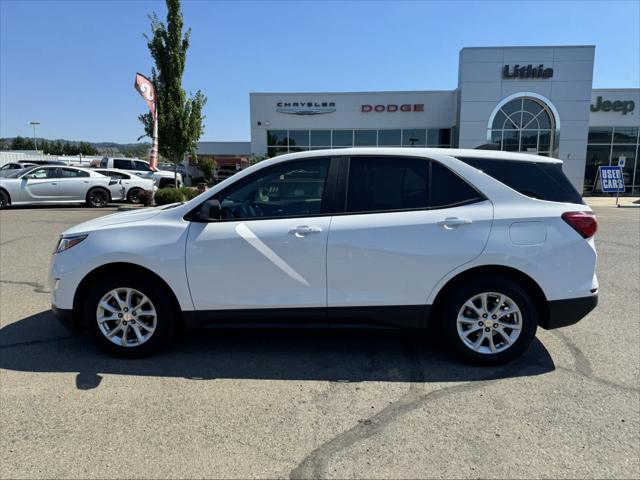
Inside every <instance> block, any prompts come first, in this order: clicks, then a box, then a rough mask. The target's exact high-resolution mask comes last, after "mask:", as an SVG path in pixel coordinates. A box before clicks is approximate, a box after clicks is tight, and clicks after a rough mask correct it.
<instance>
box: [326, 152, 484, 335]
mask: <svg viewBox="0 0 640 480" xmlns="http://www.w3.org/2000/svg"><path fill="white" fill-rule="evenodd" d="M345 183H346V207H345V212H344V214H342V215H336V216H335V217H334V218H333V220H332V222H331V229H330V232H329V239H328V246H327V282H328V294H327V297H328V306H329V313H330V319H331V321H332V322H355V323H359V322H360V320H361V319H362V320H363V321H365V320H366V321H367V322H368V321H374V322H378V323H381V324H388V325H396V326H409V327H411V326H412V327H417V326H420V324H421V322H422V318H423V316H424V315H423V314H424V306H425V303H426V299H427V296H428V295H429V293H430V292H431V290H432V289H433V288H434V286H435V285H436V284H437V282H438V281H439V280H440V279H441V278H442V277H443V276H444V275H446V274H447V273H448V272H450V271H451V270H453V269H454V268H456V267H458V266H460V265H462V264H464V263H466V262H468V261H470V260H472V259H473V258H475V257H476V256H478V255H479V254H480V253H481V252H482V250H483V248H484V245H485V244H486V241H487V239H488V235H489V230H490V228H491V221H492V218H493V207H492V205H491V203H490V202H489V201H487V200H485V199H484V197H483V196H482V195H481V194H480V193H478V192H477V191H476V190H475V189H474V188H472V187H471V186H470V185H469V184H467V183H466V182H465V181H464V180H462V179H461V178H460V177H458V176H457V175H456V174H455V173H453V172H452V171H450V170H449V169H447V168H446V167H444V166H443V165H441V164H439V163H437V162H435V161H433V162H431V161H428V160H427V159H424V158H418V157H389V156H375V157H374V156H372V157H355V156H354V157H352V158H351V159H350V164H349V168H348V178H347V179H346V180H345ZM389 306H393V307H394V308H392V309H389V308H384V307H389ZM399 307H407V308H406V309H405V310H402V309H401V308H399ZM361 310H362V311H361ZM350 312H351V313H350ZM345 313H347V314H348V315H345ZM378 313H380V315H377V314H378ZM360 314H362V315H360ZM347 317H348V318H347Z"/></svg>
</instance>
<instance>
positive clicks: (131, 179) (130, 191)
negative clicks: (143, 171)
mask: <svg viewBox="0 0 640 480" xmlns="http://www.w3.org/2000/svg"><path fill="white" fill-rule="evenodd" d="M94 171H95V172H98V173H101V174H102V175H105V176H107V177H111V178H112V179H115V180H120V183H121V184H122V186H123V187H124V198H125V199H126V200H127V202H130V203H140V202H141V201H142V198H141V195H140V194H141V193H142V192H143V191H144V190H147V191H154V192H155V191H156V190H158V187H157V186H156V185H155V183H154V181H153V179H150V178H142V177H139V176H138V175H134V174H133V173H129V172H125V171H123V170H118V169H117V168H97V169H95V170H94Z"/></svg>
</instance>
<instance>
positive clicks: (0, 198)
mask: <svg viewBox="0 0 640 480" xmlns="http://www.w3.org/2000/svg"><path fill="white" fill-rule="evenodd" d="M8 206H9V195H8V194H7V192H5V191H4V190H0V209H3V208H6V207H8Z"/></svg>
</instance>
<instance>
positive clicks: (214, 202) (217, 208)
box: [203, 198, 222, 220]
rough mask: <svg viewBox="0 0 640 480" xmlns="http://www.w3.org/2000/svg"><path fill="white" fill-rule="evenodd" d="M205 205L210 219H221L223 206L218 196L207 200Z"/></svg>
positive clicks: (205, 210)
mask: <svg viewBox="0 0 640 480" xmlns="http://www.w3.org/2000/svg"><path fill="white" fill-rule="evenodd" d="M203 207H204V212H205V213H206V215H207V217H208V218H209V219H210V220H220V219H221V218H222V206H221V205H220V200H218V199H217V198H212V199H211V200H207V202H206V203H205V204H204V205H203Z"/></svg>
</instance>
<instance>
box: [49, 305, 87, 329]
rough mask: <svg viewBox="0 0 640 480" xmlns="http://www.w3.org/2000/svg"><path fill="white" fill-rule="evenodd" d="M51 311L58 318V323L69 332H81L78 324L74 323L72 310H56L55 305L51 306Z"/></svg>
mask: <svg viewBox="0 0 640 480" xmlns="http://www.w3.org/2000/svg"><path fill="white" fill-rule="evenodd" d="M51 311H52V312H53V314H54V315H55V316H56V317H58V320H60V323H62V324H63V325H64V326H65V327H67V328H68V329H69V330H72V331H74V332H78V331H80V330H81V328H80V325H79V323H78V322H76V321H74V318H73V310H67V309H65V308H58V307H56V306H55V305H51Z"/></svg>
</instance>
